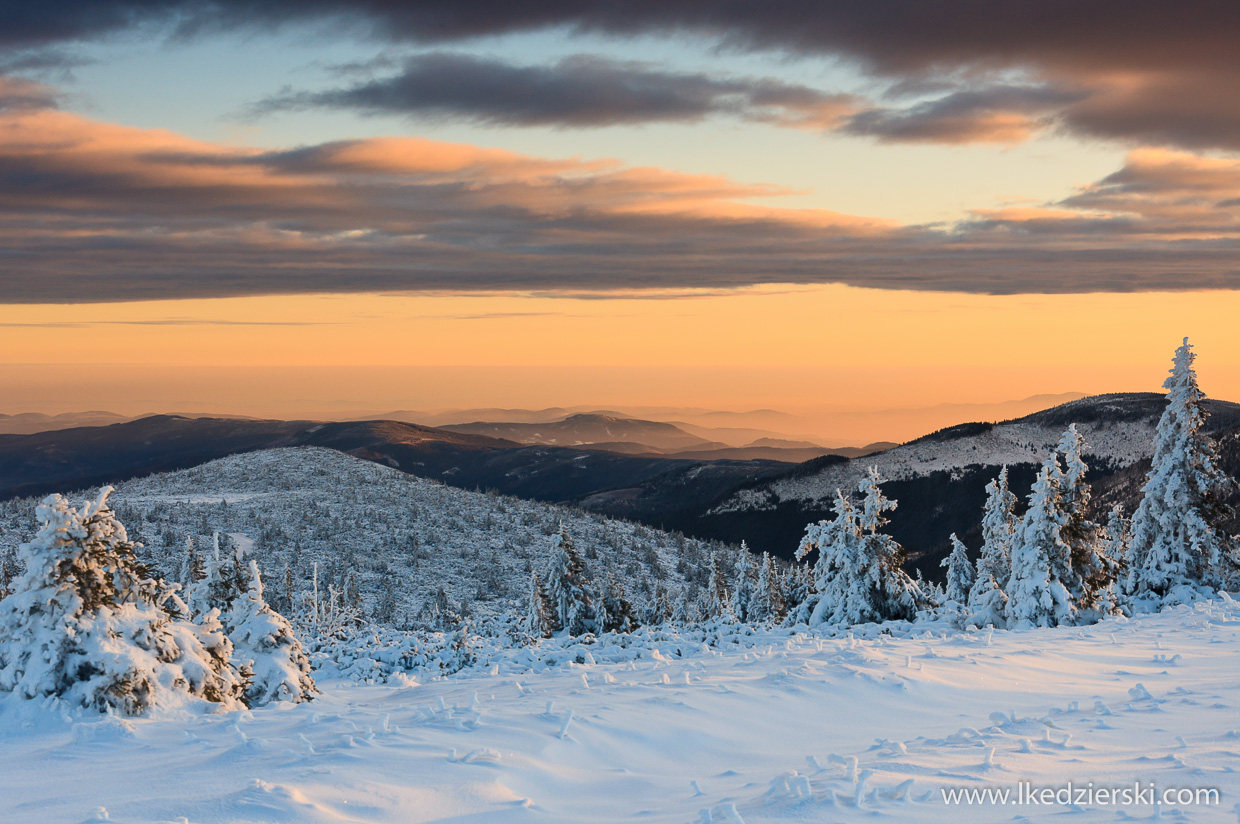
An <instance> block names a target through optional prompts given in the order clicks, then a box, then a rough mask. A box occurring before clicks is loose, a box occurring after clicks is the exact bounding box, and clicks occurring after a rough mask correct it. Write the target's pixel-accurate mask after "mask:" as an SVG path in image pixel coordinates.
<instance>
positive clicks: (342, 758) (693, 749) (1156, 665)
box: [0, 599, 1240, 824]
mask: <svg viewBox="0 0 1240 824" xmlns="http://www.w3.org/2000/svg"><path fill="white" fill-rule="evenodd" d="M737 640H738V641H739V642H740V643H735V644H733V643H726V642H725V643H722V644H720V645H718V646H715V647H706V646H703V645H701V644H700V643H692V642H686V643H683V644H681V645H679V650H680V653H681V654H680V655H677V653H676V649H677V645H675V644H667V643H663V644H660V645H657V646H658V647H659V649H658V651H656V645H645V644H643V643H642V641H641V639H640V638H630V639H629V641H628V645H627V646H626V647H623V648H622V647H619V646H614V647H608V648H605V649H602V648H598V647H597V646H596V647H595V649H594V652H593V654H590V655H589V657H586V656H585V655H584V654H582V655H581V660H582V661H583V663H580V664H578V663H574V661H575V660H577V655H576V654H572V655H562V656H559V662H558V663H557V664H556V665H555V666H552V667H550V668H548V669H542V670H540V671H531V669H530V667H529V665H528V662H526V661H525V660H523V659H522V656H523V652H522V651H520V650H513V651H511V654H510V656H509V657H499V658H497V659H495V660H494V661H492V662H490V663H489V664H488V665H485V666H480V667H474V668H471V669H469V670H466V671H463V672H461V673H458V674H457V675H454V676H452V677H450V678H446V679H436V680H428V681H426V682H424V683H418V682H416V681H412V680H408V679H405V680H402V681H400V682H399V683H392V684H387V685H379V684H375V685H360V684H356V683H352V682H347V681H343V680H341V679H340V678H339V677H338V676H336V675H333V674H332V672H331V671H330V670H327V669H324V670H320V671H319V672H318V673H316V677H317V679H318V683H319V685H320V687H321V688H322V689H323V695H322V697H320V698H318V699H316V700H315V701H313V702H311V703H309V704H300V705H287V704H285V705H273V706H269V707H264V708H259V709H256V710H253V711H249V712H242V713H231V714H225V715H206V714H189V713H187V712H185V711H181V712H180V713H177V714H173V715H171V716H169V715H164V716H163V717H153V718H147V719H138V720H128V721H125V720H120V719H118V718H115V717H110V716H104V717H100V716H98V715H94V716H92V717H80V718H68V717H62V716H61V714H60V712H59V711H58V710H56V709H55V708H50V707H47V706H44V705H43V704H41V703H35V702H20V701H14V700H12V699H10V698H0V776H3V778H2V779H0V786H3V790H4V791H3V792H2V793H0V820H2V821H5V822H14V823H15V824H81V823H82V822H85V821H88V820H89V821H105V820H106V821H113V822H123V824H155V822H194V824H278V823H282V822H296V823H297V824H328V823H329V822H330V824H340V822H350V823H351V824H422V823H429V822H443V823H444V824H446V823H447V822H455V823H457V824H467V823H468V824H508V822H527V823H528V824H542V822H546V823H547V824H581V823H582V822H590V823H591V824H609V822H632V821H647V822H653V823H654V824H691V823H692V822H697V823H698V824H700V823H701V822H708V824H774V823H775V822H861V821H867V822H869V821H889V822H928V823H929V824H935V822H943V824H948V823H949V822H950V823H951V824H955V822H962V821H965V822H995V821H1047V822H1050V821H1073V822H1112V821H1126V820H1134V819H1135V820H1151V819H1159V820H1163V821H1177V822H1186V823H1191V822H1216V821H1217V822H1221V821H1235V820H1236V818H1235V817H1236V810H1237V802H1238V801H1240V771H1238V768H1240V732H1237V730H1238V729H1240V716H1238V715H1237V710H1236V708H1237V706H1240V681H1238V680H1237V679H1236V673H1235V661H1236V659H1237V656H1240V605H1238V604H1237V603H1235V602H1232V601H1230V600H1227V599H1224V600H1216V601H1213V602H1204V603H1199V604H1197V605H1195V606H1194V607H1192V608H1189V607H1180V608H1177V609H1175V610H1174V611H1171V612H1167V613H1163V614H1160V615H1146V616H1141V617H1138V618H1135V619H1132V620H1127V621H1125V620H1120V619H1109V620H1106V621H1104V622H1102V623H1100V624H1097V625H1095V626H1090V627H1082V628H1060V629H1041V630H1030V631H1025V632H1005V631H996V632H993V633H992V632H975V633H951V634H948V635H944V634H942V633H935V634H933V635H930V634H929V633H926V634H924V635H922V636H920V637H892V636H889V635H882V634H876V635H875V637H873V638H866V639H862V638H857V639H854V638H852V637H851V636H850V635H845V636H843V637H840V638H828V637H823V636H821V635H814V634H810V633H803V634H793V633H791V632H790V631H788V630H779V631H775V632H770V633H763V632H759V633H758V634H756V635H752V636H748V637H741V638H738V639H737ZM584 652H586V653H588V652H589V649H588V648H587V649H585V650H584ZM1069 782H1071V783H1072V784H1073V786H1075V787H1077V788H1078V789H1081V790H1085V789H1090V788H1092V789H1094V790H1095V801H1094V802H1092V803H1090V802H1081V801H1080V799H1079V798H1074V799H1072V800H1075V801H1078V803H1074V804H1060V803H1056V802H1054V801H1053V800H1052V801H1050V802H1045V801H1040V802H1039V803H1037V804H1029V803H1026V804H1023V805H1016V804H1014V803H1009V804H1008V805H1002V804H998V803H996V802H994V801H988V802H984V803H973V804H968V803H964V802H961V803H958V804H949V803H946V802H945V800H944V791H953V790H955V789H958V788H961V789H967V790H983V789H993V790H995V791H997V792H1004V791H1006V792H1008V793H1010V794H1011V795H1010V796H1009V801H1014V800H1015V794H1016V792H1017V787H1018V785H1019V786H1023V787H1026V788H1029V787H1031V788H1035V789H1037V790H1038V791H1042V790H1047V791H1050V792H1052V793H1053V792H1061V791H1063V790H1065V789H1066V787H1067V785H1068V783H1069ZM1134 785H1138V786H1139V787H1141V788H1142V789H1143V792H1149V790H1148V789H1147V788H1149V787H1150V786H1151V785H1153V788H1154V790H1155V791H1156V792H1157V794H1158V795H1157V796H1155V795H1154V794H1153V793H1150V794H1149V795H1143V796H1142V797H1141V799H1139V800H1140V801H1141V803H1132V804H1117V803H1115V801H1114V800H1112V799H1109V798H1108V800H1107V801H1106V802H1104V803H1098V802H1097V800H1096V799H1097V797H1098V796H1097V791H1098V790H1101V789H1103V788H1107V789H1110V788H1112V787H1116V788H1125V789H1127V790H1131V789H1132V788H1133V787H1134ZM1180 789H1183V790H1186V791H1187V792H1188V795H1186V796H1183V798H1185V799H1187V800H1185V801H1180V800H1178V799H1177V797H1176V796H1174V795H1173V796H1170V797H1169V798H1170V799H1171V801H1170V802H1169V803H1161V804H1155V803H1152V802H1153V801H1154V799H1155V798H1156V797H1158V798H1159V799H1160V800H1161V796H1162V793H1163V792H1164V791H1167V790H1173V791H1174V790H1180ZM1212 791H1213V792H1216V793H1217V794H1216V795H1211V794H1210V793H1211V792H1212Z"/></svg>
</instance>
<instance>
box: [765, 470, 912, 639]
mask: <svg viewBox="0 0 1240 824" xmlns="http://www.w3.org/2000/svg"><path fill="white" fill-rule="evenodd" d="M882 483H883V479H882V477H881V476H880V475H879V474H878V470H877V469H876V468H874V467H870V471H869V473H868V474H867V476H866V478H865V479H864V480H863V481H862V482H861V486H860V492H861V493H862V495H863V498H862V502H861V506H860V507H859V508H854V507H853V505H852V503H851V502H850V501H849V500H848V498H847V497H846V496H845V495H844V494H843V492H841V491H839V490H837V491H836V502H835V505H834V509H835V513H836V517H835V519H834V520H831V521H820V522H818V523H817V524H810V525H809V526H808V527H806V534H805V537H804V539H802V541H801V546H800V547H799V548H798V550H797V558H798V559H800V558H804V557H805V555H807V554H808V553H809V552H810V551H811V550H813V549H817V550H818V562H817V563H816V564H815V565H814V588H815V590H816V592H814V593H812V594H811V595H810V596H809V597H808V598H807V599H806V601H805V602H804V603H803V604H801V605H800V606H798V607H797V609H796V610H795V611H794V612H793V613H790V616H789V621H790V622H792V623H799V622H802V621H804V622H805V623H807V624H809V625H810V626H819V625H821V624H860V623H867V622H876V623H877V622H881V621H887V620H892V619H904V620H912V619H913V618H914V617H916V614H917V611H918V610H919V609H921V608H923V607H925V606H927V605H928V600H927V598H926V596H925V593H924V592H923V591H922V589H921V587H919V586H918V584H917V582H916V581H914V580H913V579H912V578H911V577H909V575H908V573H907V572H905V571H904V555H905V553H904V549H903V547H901V546H900V545H899V544H898V543H896V541H895V539H893V538H892V537H891V536H889V535H885V534H883V533H882V532H881V529H882V528H883V527H884V526H886V524H887V518H886V513H887V512H889V511H891V510H892V509H895V507H896V503H895V501H892V500H890V499H888V498H887V497H886V496H884V495H883V493H882V490H881V488H880V487H881V484H882Z"/></svg>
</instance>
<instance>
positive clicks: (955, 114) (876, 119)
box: [840, 85, 1085, 143]
mask: <svg viewBox="0 0 1240 824" xmlns="http://www.w3.org/2000/svg"><path fill="white" fill-rule="evenodd" d="M1084 94H1085V93H1084V92H1079V91H1078V92H1069V91H1065V90H1060V89H1055V88H1050V87H1046V86H1011V85H996V86H988V87H984V88H978V89H969V90H965V91H956V92H953V93H951V94H947V95H944V96H942V97H938V98H935V99H932V100H929V101H924V102H920V103H917V104H915V105H911V106H907V107H904V108H898V107H874V108H868V109H864V110H862V111H859V112H857V113H856V114H853V115H852V116H850V117H849V118H847V120H846V121H845V122H844V123H843V124H842V125H841V128H840V130H841V131H843V132H845V133H847V134H853V135H864V136H867V137H876V138H878V139H879V140H882V141H885V142H893V143H895V142H900V143H930V142H933V143H1019V142H1022V141H1024V140H1027V139H1028V138H1029V137H1030V136H1031V135H1033V133H1034V132H1036V131H1039V130H1041V129H1043V128H1046V127H1047V126H1048V125H1050V124H1051V122H1052V118H1053V117H1054V115H1055V112H1056V111H1057V110H1059V109H1061V108H1062V107H1063V106H1064V105H1066V104H1068V103H1070V102H1072V101H1075V100H1079V99H1081V98H1082V97H1083V96H1084Z"/></svg>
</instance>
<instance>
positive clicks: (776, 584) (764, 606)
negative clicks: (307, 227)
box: [747, 552, 788, 623]
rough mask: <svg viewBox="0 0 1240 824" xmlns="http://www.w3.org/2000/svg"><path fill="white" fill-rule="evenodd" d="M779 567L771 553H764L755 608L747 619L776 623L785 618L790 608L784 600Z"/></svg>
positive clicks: (756, 590) (759, 568)
mask: <svg viewBox="0 0 1240 824" xmlns="http://www.w3.org/2000/svg"><path fill="white" fill-rule="evenodd" d="M779 577H780V576H779V569H778V568H777V567H776V566H775V562H774V561H772V560H771V553H769V552H763V553H762V562H761V563H760V564H759V565H758V581H757V583H756V584H755V587H754V589H755V591H754V599H753V608H752V610H751V611H750V615H749V616H747V620H749V621H751V622H753V623H764V622H769V623H776V622H779V621H781V620H783V617H784V615H785V614H786V613H787V611H788V608H787V605H786V604H785V602H784V593H783V586H782V584H781V582H780V580H779Z"/></svg>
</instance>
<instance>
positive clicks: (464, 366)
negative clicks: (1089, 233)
mask: <svg viewBox="0 0 1240 824" xmlns="http://www.w3.org/2000/svg"><path fill="white" fill-rule="evenodd" d="M1238 312H1240V296H1238V295H1237V294H1236V293H1235V292H1224V291H1219V292H1181V293H1136V294H1118V295H1117V294H1086V295H1055V296H1031V295H1020V296H986V295H960V294H943V293H927V292H901V291H880V290H868V289H858V288H852V287H844V286H813V287H805V286H771V287H761V288H751V289H743V290H737V291H734V292H714V293H710V292H699V293H691V292H687V293H678V294H674V295H673V294H663V295H656V294H644V295H640V296H638V295H635V296H632V297H627V298H626V297H609V298H607V299H592V296H578V297H565V296H554V297H547V296H536V295H529V294H523V295H511V294H509V295H478V296H467V297H463V296H452V295H442V296H440V295H418V296H408V295H332V296H323V295H304V296H293V297H261V298H231V299H221V300H182V301H147V302H141V303H117V304H102V305H68V306H48V305H28V306H0V351H3V352H5V361H7V362H8V363H9V364H12V365H13V366H9V367H7V368H4V369H3V371H0V376H3V377H4V380H5V383H6V385H7V387H8V390H9V391H8V392H7V393H6V394H7V398H6V403H5V404H4V406H5V409H4V410H3V411H5V412H18V411H48V412H59V411H69V410H81V409H86V408H102V409H108V410H111V411H116V412H121V413H126V414H135V413H139V412H146V411H158V410H169V409H181V410H209V411H216V412H231V413H239V414H260V415H279V416H307V417H318V416H328V415H338V414H347V413H351V412H352V413H357V414H361V413H364V412H368V411H370V412H377V411H382V410H385V409H387V410H391V409H398V408H404V409H443V408H448V407H468V406H524V407H535V408H537V407H544V406H552V405H578V404H591V405H593V404H597V405H599V406H619V405H625V406H636V405H667V406H706V407H711V408H719V409H731V410H744V409H752V408H759V407H777V408H780V409H784V410H786V411H792V412H810V411H813V412H823V411H827V410H855V411H862V410H887V409H902V408H920V407H927V406H933V405H935V404H940V403H995V402H1001V401H1005V400H1011V399H1017V398H1023V397H1026V396H1029V395H1033V394H1039V393H1062V392H1071V391H1079V392H1090V393H1092V392H1100V391H1151V390H1156V389H1158V386H1159V383H1160V382H1161V379H1162V376H1163V375H1164V374H1165V370H1166V367H1167V363H1168V362H1169V357H1170V353H1171V351H1172V350H1173V349H1174V347H1175V345H1176V344H1177V343H1178V342H1179V339H1180V338H1181V337H1182V336H1183V335H1184V334H1189V335H1191V336H1192V339H1193V342H1194V344H1195V345H1196V347H1197V351H1198V353H1199V354H1200V359H1199V361H1198V364H1199V366H1200V371H1201V375H1202V382H1203V386H1204V388H1205V389H1206V391H1207V392H1208V393H1210V394H1212V395H1214V396H1218V397H1224V398H1240V328H1238V327H1237V325H1236V324H1234V323H1233V322H1232V319H1233V318H1234V317H1236V315H1237V313H1238ZM87 365H93V367H89V368H88V366H87ZM70 378H71V379H70ZM66 384H68V385H70V386H72V385H78V386H81V387H83V388H84V389H85V388H87V387H93V388H91V389H90V391H89V393H79V392H71V393H68V394H66V393H65V392H64V391H63V389H64V386H65V385H66ZM58 387H59V388H58ZM923 418H924V419H925V420H926V421H927V422H929V420H930V417H929V416H925V415H919V414H913V415H911V416H910V417H909V419H908V420H901V421H900V422H899V424H898V425H897V424H894V423H893V422H892V421H891V419H890V418H888V419H886V420H884V421H883V422H881V423H880V422H875V425H874V427H873V428H867V427H865V426H850V433H849V434H850V435H852V436H855V437H857V438H867V437H868V438H870V439H878V438H904V437H911V436H913V435H915V434H917V433H918V431H919V430H918V426H919V424H918V420H919V419H923ZM927 425H929V423H927ZM823 434H826V433H823Z"/></svg>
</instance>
